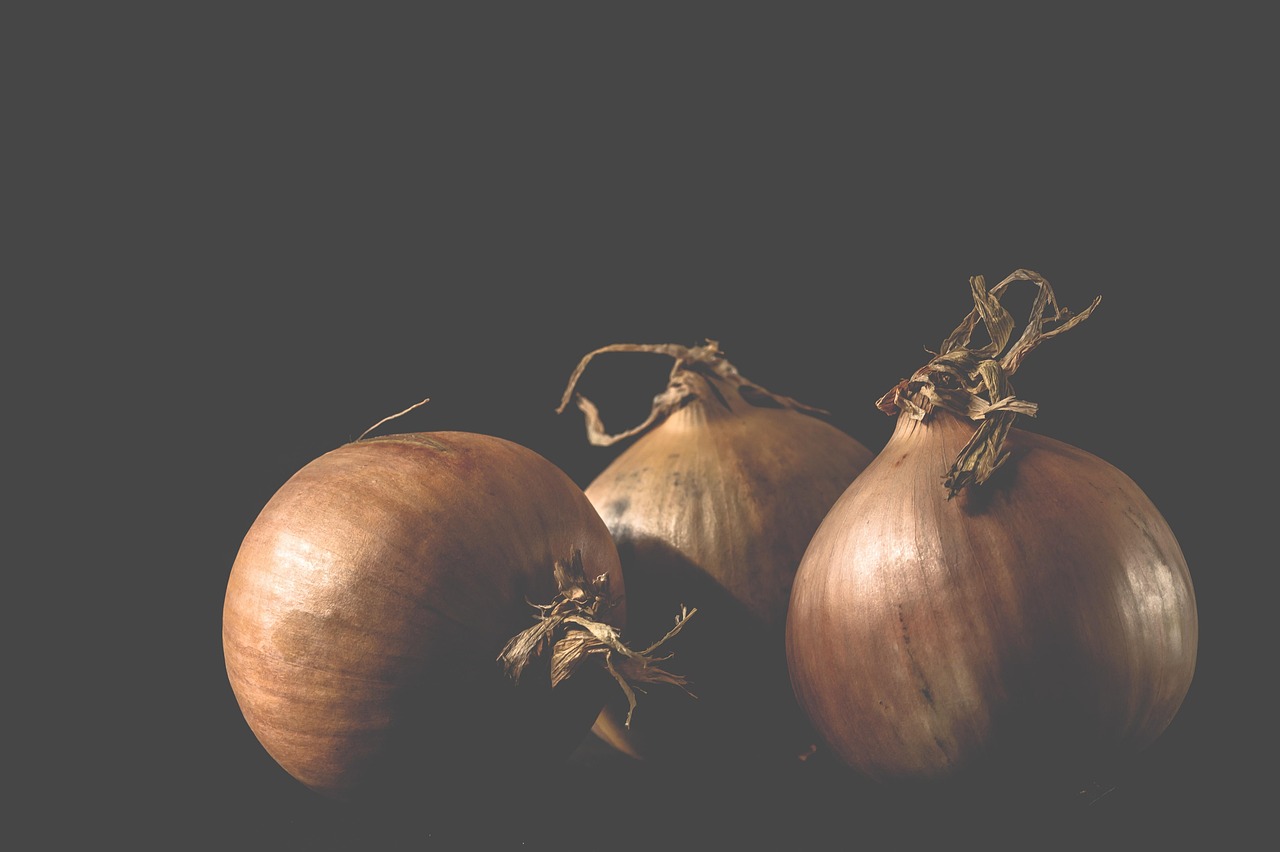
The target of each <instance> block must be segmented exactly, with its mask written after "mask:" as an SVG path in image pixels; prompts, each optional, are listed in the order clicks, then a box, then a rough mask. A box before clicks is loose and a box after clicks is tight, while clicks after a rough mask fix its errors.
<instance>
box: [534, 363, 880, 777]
mask: <svg viewBox="0 0 1280 852" xmlns="http://www.w3.org/2000/svg"><path fill="white" fill-rule="evenodd" d="M606 352H641V353H656V354H661V355H666V356H669V357H671V358H673V359H675V364H674V366H673V367H672V370H671V373H670V376H669V380H668V384H667V387H666V389H665V390H664V391H663V392H662V393H661V394H659V395H658V396H657V397H656V398H655V399H654V403H653V407H652V409H651V411H650V413H649V416H648V418H647V419H646V420H645V421H644V422H643V423H641V424H640V425H639V426H636V427H635V428H633V429H630V430H627V431H625V432H622V433H619V434H616V435H609V434H607V433H606V432H605V430H604V428H603V424H602V423H601V421H600V418H599V414H598V411H597V409H596V407H595V406H594V405H593V404H592V403H591V402H590V400H587V399H586V398H584V397H582V396H581V395H575V394H574V387H575V385H576V384H577V381H578V379H579V377H580V376H581V375H582V372H583V370H584V369H585V368H586V366H587V364H588V362H590V361H591V359H592V358H594V357H595V356H597V355H600V354H601V353H606ZM571 396H576V401H577V404H578V406H579V408H581V409H582V411H583V412H584V414H585V415H586V420H587V433H588V438H589V440H590V442H591V443H592V444H595V445H599V446H608V445H610V444H613V443H615V442H617V441H619V440H622V439H624V438H630V437H633V436H639V437H638V438H637V439H636V440H635V442H634V443H633V444H631V446H629V447H628V448H627V449H625V450H624V451H623V452H622V453H621V454H619V455H618V456H617V457H615V458H614V459H613V461H612V462H611V463H610V464H609V465H608V466H607V467H606V468H605V469H604V470H603V471H602V472H601V473H600V474H599V475H598V476H596V477H595V479H594V480H593V481H592V482H591V483H590V484H589V485H588V486H587V487H586V489H585V490H586V494H587V497H588V498H589V499H590V500H591V502H592V504H593V505H594V506H595V507H596V509H597V510H598V511H599V513H600V515H601V517H602V518H603V519H604V521H605V523H606V524H607V525H608V527H609V530H610V532H611V533H612V534H613V538H614V541H615V542H616V543H617V546H618V550H619V554H620V556H621V559H622V565H623V572H624V574H625V576H626V577H627V595H628V609H627V611H628V625H627V629H626V634H627V636H628V640H629V641H630V642H631V643H632V644H641V645H642V644H646V643H650V642H653V641H655V640H658V639H659V638H660V637H662V636H663V635H664V631H666V630H667V629H668V628H669V627H670V614H671V612H672V611H674V610H676V609H678V608H680V607H683V606H688V607H691V608H693V609H695V610H696V611H697V612H698V617H697V618H696V619H694V620H693V621H691V622H689V626H688V627H686V628H685V630H684V631H683V633H681V635H680V637H679V639H677V640H675V641H673V642H672V644H671V646H670V647H671V648H672V649H673V651H674V652H675V653H676V655H677V656H678V658H679V660H678V662H679V665H678V670H679V672H680V674H681V675H682V676H683V677H685V678H686V679H687V681H688V683H689V689H690V690H691V691H692V693H693V694H694V696H695V697H694V698H693V699H690V698H689V696H688V695H684V694H682V693H681V692H679V691H677V690H665V691H664V692H663V693H662V694H658V693H654V694H652V695H649V696H647V697H646V699H645V701H644V703H643V704H641V705H640V707H639V709H638V710H637V711H636V713H635V717H634V718H630V717H629V716H628V714H629V712H630V708H628V707H627V706H626V705H623V704H622V703H621V701H620V700H617V697H616V696H615V697H614V699H613V700H611V701H610V702H609V703H608V704H607V705H606V707H605V709H604V711H603V712H602V713H601V715H600V718H599V719H598V720H597V721H596V724H595V726H594V731H595V733H596V734H597V735H598V736H599V737H600V738H601V739H603V740H604V741H605V742H607V743H609V744H610V745H612V746H613V747H615V748H616V749H618V750H620V751H622V752H624V753H626V754H628V755H630V756H632V757H634V758H638V759H642V760H660V761H667V760H678V761H686V762H693V761H698V762H707V763H708V764H709V763H710V762H711V761H726V760H734V761H757V760H761V759H766V760H768V759H782V760H786V759H794V758H795V757H796V756H797V755H800V754H804V753H806V752H807V751H809V750H811V749H812V747H813V743H814V737H813V734H812V732H811V731H809V729H808V725H807V723H806V721H805V720H804V717H803V715H802V714H801V713H800V711H799V708H798V707H797V705H796V703H795V698H794V696H793V695H792V693H791V686H790V682H789V679H788V677H787V671H786V660H785V648H784V643H783V624H784V621H785V618H786V610H787V602H788V599H789V596H790V591H791V581H792V577H793V575H794V573H795V570H796V566H797V565H798V563H799V561H800V556H801V554H802V553H803V552H804V548H805V545H806V544H807V543H808V541H809V537H810V536H811V535H812V534H813V531H814V530H815V529H816V528H817V525H818V523H819V521H821V519H822V517H823V515H824V514H825V513H826V511H827V509H828V508H829V507H830V506H831V504H832V503H833V502H834V501H835V499H836V498H837V497H838V496H839V495H840V493H841V492H842V491H843V490H844V489H845V487H846V486H848V484H849V483H850V482H851V481H852V480H853V478H854V477H855V476H856V475H857V474H858V472H859V471H861V470H862V468H863V467H864V466H865V465H866V464H867V463H868V462H869V461H870V460H871V455H872V454H871V451H870V450H869V449H867V448H866V447H865V446H863V445H862V444H861V443H860V442H858V441H857V440H855V439H854V438H852V437H851V436H849V435H848V434H846V433H845V432H843V431H841V430H840V429H838V428H837V427H835V426H834V425H832V424H831V423H829V422H827V421H826V420H824V419H823V415H824V414H825V412H823V411H821V410H819V409H816V408H812V407H810V406H806V405H803V404H801V403H799V402H797V401H796V400H794V399H791V398H788V397H784V396H779V395H777V394H773V393H770V392H769V391H767V390H765V389H763V388H761V387H759V386H758V385H756V384H754V383H752V382H750V381H748V380H747V379H745V378H744V377H743V376H741V375H740V374H739V373H738V371H737V370H736V369H735V368H734V367H733V365H732V364H730V363H729V362H728V361H727V360H726V359H725V357H724V355H723V353H722V352H721V351H720V349H719V346H718V344H717V343H716V342H715V341H707V342H705V343H704V344H703V345H701V346H695V347H693V348H688V347H684V346H679V345H661V344H659V345H640V344H616V345H612V346H606V347H603V348H601V349H597V350H595V351H593V352H591V353H589V354H588V355H586V356H585V357H584V358H583V359H582V360H581V361H580V363H579V364H578V366H577V369H576V370H575V371H574V373H573V376H572V378H571V379H570V381H569V385H568V387H567V388H566V390H565V392H564V398H563V399H562V401H561V404H560V407H559V409H558V411H560V412H562V411H563V410H564V408H565V406H566V405H567V404H568V402H569V400H570V398H571ZM642 433H643V434H642ZM673 667H675V664H673Z"/></svg>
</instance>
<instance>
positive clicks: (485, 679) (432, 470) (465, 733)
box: [222, 432, 626, 807]
mask: <svg viewBox="0 0 1280 852" xmlns="http://www.w3.org/2000/svg"><path fill="white" fill-rule="evenodd" d="M575 553H577V554H579V555H580V557H581V561H582V565H583V566H584V569H585V571H586V573H587V575H588V576H590V577H593V578H594V577H598V576H599V575H607V577H608V583H609V587H610V588H611V589H612V590H613V592H614V593H615V594H616V595H617V596H618V597H619V598H621V597H622V596H623V595H624V594H625V590H624V587H623V579H622V575H621V570H620V564H619V559H618V553H617V549H616V547H615V546H614V543H613V540H612V538H611V537H610V534H609V531H608V529H607V528H606V527H605V524H604V522H603V521H602V520H601V518H600V516H599V515H598V514H597V512H596V510H595V509H594V507H593V506H592V505H591V503H590V501H588V499H587V498H586V496H585V494H584V493H583V492H582V490H581V489H580V488H579V487H578V486H577V485H576V484H575V483H574V482H573V481H572V480H571V479H570V478H569V477H568V476H567V475H566V474H565V473H563V472H562V471H561V470H560V469H559V468H558V467H556V466H555V465H553V464H552V463H551V462H549V461H548V460H546V459H545V458H543V457H542V456H540V455H538V454H537V453H535V452H533V451H532V450H529V449H527V448H525V447H523V446H520V445H518V444H515V443H512V442H509V441H506V440H504V439H500V438H496V437H491V436H486V435H479V434H472V433H465V432H431V433H413V434H401V435H391V436H386V437H379V438H371V439H368V440H360V441H357V442H355V443H350V444H346V445H344V446H341V447H339V448H337V449H335V450H332V451H331V452H329V453H326V454H325V455H323V456H321V457H319V458H317V459H315V460H314V461H312V462H311V463H309V464H307V465H306V466H305V467H303V468H302V469H301V470H299V471H298V472H297V473H296V474H295V475H294V476H293V477H291V478H290V479H289V480H288V481H287V482H286V483H285V484H284V485H283V486H282V487H281V488H280V489H279V491H278V492H276V494H275V495H274V496H273V497H272V498H271V499H270V501H269V502H268V503H267V504H266V506H265V507H264V508H263V510H262V512H261V513H260V514H259V516H258V517H257V519H256V520H255V521H254V523H253V524H252V526H251V528H250V529H249V531H248V533H247V535H246V536H245V538H244V541H243V543H242V545H241V547H240V550H239V552H238V554H237V556H236V559H235V562H234V565H233V567H232V569H231V574H230V578H229V580H228V584H227V591H226V598H225V604H224V614H223V632H222V638H223V648H224V653H225V658H226V670H227V675H228V677H229V679H230V683H231V687H232V689H233V691H234V693H235V697H236V699H237V701H238V702H239V705H240V708H241V709H242V711H243V713H244V717H245V719H246V720H247V722H248V724H249V727H250V728H251V729H252V731H253V733H254V734H255V735H256V736H257V738H258V740H259V741H260V742H261V743H262V745H263V746H264V747H265V748H266V750H267V751H268V752H269V753H270V755H271V756H272V757H273V758H274V759H275V760H276V761H277V762H278V763H279V764H280V765H281V766H282V767H283V768H284V769H285V770H287V771H288V773H289V774H290V775H292V776H293V777H294V778H296V779H298V780H299V781H301V782H302V783H303V784H305V785H306V786H307V787H309V788H311V789H313V790H315V791H317V792H319V793H321V794H323V795H325V796H329V797H333V798H335V799H339V800H346V801H373V800H396V799H408V800H410V801H417V802H419V803H420V804H421V805H422V806H424V807H425V806H426V803H427V801H428V798H427V797H424V791H426V790H435V791H438V792H439V791H443V790H445V789H448V788H450V787H452V786H454V785H457V784H459V783H461V782H463V781H464V780H466V779H473V780H477V781H483V780H484V779H485V778H486V777H487V778H493V779H496V778H497V777H499V773H502V772H506V771H509V770H511V769H512V768H516V769H520V770H522V771H524V772H530V771H534V769H535V767H536V766H537V765H538V764H539V762H541V761H546V760H555V759H563V758H565V757H567V755H568V754H569V753H570V752H571V750H572V749H573V748H574V747H575V746H576V745H577V744H578V743H579V742H580V741H581V740H582V738H583V737H584V736H585V735H586V734H587V733H588V731H589V730H590V728H591V725H592V722H593V720H594V719H595V718H596V715H597V714H598V713H599V711H600V709H601V707H602V705H603V703H604V697H605V695H606V694H607V693H608V691H609V690H611V689H616V686H615V685H613V681H612V680H611V679H610V678H609V677H608V676H607V675H605V674H604V673H603V672H602V671H599V670H591V669H590V667H586V666H584V667H582V670H581V671H580V672H579V673H578V674H577V675H575V676H574V677H572V678H570V679H569V680H566V681H564V682H562V683H560V684H559V685H557V686H556V687H555V689H554V690H552V688H551V687H550V685H549V678H547V677H546V676H545V675H544V676H543V677H534V676H526V677H525V678H522V679H521V680H520V681H519V682H518V683H516V682H513V680H512V679H511V678H509V677H507V676H506V675H505V674H504V672H503V670H502V667H501V666H500V665H499V663H498V662H497V658H498V656H499V653H500V652H501V651H502V649H503V646H504V644H505V643H506V642H507V641H508V640H509V639H510V638H511V637H512V636H513V635H514V634H516V633H518V632H519V631H522V630H525V629H526V628H528V627H529V626H530V625H531V624H533V623H534V614H535V613H534V610H533V608H532V607H531V603H547V602H550V601H551V600H552V599H553V598H554V597H555V595H556V593H557V583H556V580H555V578H554V576H553V575H554V569H553V566H554V564H555V563H556V562H557V561H568V560H570V559H572V558H573V557H574V554H575ZM625 618H626V610H625V605H624V604H621V603H619V605H618V606H616V607H615V608H613V609H612V610H610V611H609V612H608V613H606V615H605V617H604V618H603V619H602V620H603V621H605V622H606V623H608V624H611V625H613V626H615V627H617V628H619V629H620V628H622V627H623V626H624V625H625ZM433 795H434V794H433Z"/></svg>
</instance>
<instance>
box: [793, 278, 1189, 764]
mask: <svg viewBox="0 0 1280 852" xmlns="http://www.w3.org/2000/svg"><path fill="white" fill-rule="evenodd" d="M1012 281H1031V282H1033V283H1034V284H1035V285H1036V286H1037V287H1038V291H1037V294H1036V299H1035V303H1034V307H1033V309H1032V312H1031V317H1030V320H1029V321H1028V324H1027V326H1026V328H1025V329H1024V332H1023V334H1022V335H1021V337H1020V338H1019V339H1018V340H1017V341H1015V342H1014V344H1013V345H1012V346H1011V347H1009V348H1008V350H1007V351H1005V352H1004V354H1003V355H1002V354H1001V352H1002V351H1003V350H1005V347H1006V346H1007V345H1008V342H1009V340H1010V337H1011V332H1012V328H1013V322H1012V320H1011V318H1010V316H1009V314H1008V312H1007V311H1006V310H1005V309H1004V308H1003V307H1002V306H1001V304H1000V297H1001V296H1002V294H1003V292H1004V291H1005V289H1006V288H1007V286H1008V285H1009V283H1010V282H1012ZM970 285H971V291H972V294H973V299H974V303H975V307H974V309H973V311H972V312H971V313H970V314H969V315H968V316H967V317H966V318H965V320H964V321H963V322H962V323H961V324H960V326H959V327H958V328H957V329H956V330H955V331H954V332H953V333H952V334H951V336H950V337H948V338H947V340H946V341H945V342H944V343H943V345H942V347H941V349H940V350H939V353H938V354H937V356H936V357H934V358H933V359H932V360H930V361H929V362H928V363H927V364H925V365H924V366H923V367H921V368H920V369H919V370H918V371H916V373H915V374H914V375H913V376H912V377H911V378H910V379H909V380H907V381H904V382H902V383H900V384H899V385H898V386H897V387H895V388H893V389H892V390H891V391H890V392H889V393H887V394H885V396H884V397H882V398H881V400H880V401H879V402H878V405H879V406H880V407H881V408H882V409H883V410H884V411H886V412H887V413H890V414H896V415H897V422H896V425H895V429H894V431H893V434H892V436H891V437H890V439H889V440H888V441H887V443H886V445H885V446H884V448H883V449H882V450H881V451H880V452H879V453H878V454H877V456H876V458H875V460H874V461H873V462H872V463H871V464H870V465H869V466H868V467H867V468H866V470H865V471H864V472H863V473H862V474H861V475H860V476H859V477H858V478H857V479H856V480H854V482H853V483H852V484H851V485H850V486H849V488H848V489H847V490H846V491H845V492H844V494H843V495H841V497H840V498H839V500H838V501H836V502H835V504H834V506H832V507H831V510H830V512H829V513H828V514H827V516H826V517H825V518H824V519H823V521H822V523H821V525H820V526H819V528H818V530H817V532H816V533H815V534H814V536H813V540H812V541H811V542H810V544H809V546H808V548H807V550H806V552H805V554H804V558H803V559H802V561H801V563H800V567H799V570H798V572H797V575H796V579H795V584H794V587H793V589H792V595H791V603H790V608H789V612H788V618H787V627H786V647H787V660H788V665H789V667H790V672H791V678H792V682H793V685H794V688H795V692H796V696H797V698H798V700H799V702H800V704H801V705H802V707H803V708H804V710H805V712H806V714H807V716H808V718H809V719H810V721H811V722H812V723H813V725H814V727H815V728H816V729H817V731H818V732H819V733H820V734H821V736H822V738H823V741H824V742H825V743H827V744H828V745H829V746H830V748H831V750H832V751H833V752H834V753H835V754H836V755H838V757H839V758H840V760H841V761H842V762H843V763H844V764H847V766H849V767H852V768H853V769H855V770H857V771H858V772H859V773H861V774H862V775H865V776H867V777H869V778H871V779H876V780H879V781H884V782H891V781H904V782H926V783H928V784H929V785H930V786H932V782H946V781H954V780H956V779H961V778H963V779H966V780H979V779H982V780H989V781H994V782H997V783H1004V782H1005V781H1015V782H1017V781H1020V780H1022V779H1028V780H1037V779H1038V780H1045V781H1053V780H1055V779H1064V780H1063V783H1077V782H1078V781H1079V780H1080V773H1095V772H1101V773H1106V772H1114V771H1118V767H1120V766H1121V765H1123V763H1124V762H1125V761H1127V760H1129V759H1130V758H1132V757H1134V756H1135V755H1136V754H1138V753H1139V752H1140V751H1142V750H1143V749H1144V748H1145V747H1147V746H1148V745H1150V744H1151V743H1152V742H1154V741H1155V740H1156V739H1157V738H1158V737H1159V736H1160V735H1161V734H1162V732H1164V731H1165V730H1166V728H1167V727H1168V726H1169V725H1170V723H1171V721H1172V720H1173V718H1174V716H1175V714H1176V713H1177V711H1178V710H1179V708H1180V706H1181V704H1182V702H1183V699H1184V697H1185V695H1186V694H1187V692H1188V690H1189V688H1190V685H1191V680H1192V676H1193V672H1194V669H1195V662H1196V650H1197V639H1198V626H1197V613H1196V601H1195V596H1194V592H1193V589H1192V583H1191V578H1190V574H1189V572H1188V568H1187V564H1186V561H1185V559H1184V556H1183V553H1182V551H1181V549H1180V548H1179V545H1178V542H1177V540H1176V539H1175V537H1174V534H1173V532H1172V531H1171V530H1170V528H1169V526H1168V524H1167V523H1166V521H1165V520H1164V518H1163V517H1162V516H1161V514H1160V513H1159V511H1158V510H1157V509H1156V507H1155V506H1154V505H1153V504H1152V502H1151V500H1150V499H1149V498H1148V497H1147V496H1146V494H1145V493H1144V492H1143V491H1142V490H1141V489H1140V488H1139V486H1138V485H1137V484H1136V483H1134V482H1133V481H1132V480H1131V479H1130V478H1129V477H1128V476H1126V475H1125V474H1124V473H1123V472H1121V471H1120V470H1118V469H1117V468H1116V467H1114V466H1112V465H1111V464H1109V463H1107V462H1105V461H1103V460H1101V459H1100V458H1098V457H1096V456H1094V455H1092V454H1090V453H1088V452H1086V451H1084V450H1082V449H1079V448H1077V447H1074V446H1071V445H1069V444H1066V443H1063V442H1061V441H1059V440H1055V439H1053V438H1050V437H1047V436H1044V435H1040V434H1035V433H1032V432H1028V431H1024V430H1021V429H1018V428H1012V426H1011V424H1012V422H1013V420H1014V418H1015V417H1016V416H1017V415H1018V414H1026V415H1033V414H1034V413H1035V411H1036V407H1035V406H1034V405H1033V404H1031V403H1028V402H1025V401H1023V400H1019V399H1017V398H1016V397H1015V396H1014V394H1013V389H1012V386H1011V385H1010V383H1009V381H1008V379H1009V376H1011V375H1012V374H1013V373H1014V372H1015V371H1016V370H1017V369H1018V367H1019V365H1020V364H1021V362H1022V360H1023V359H1024V358H1025V357H1026V355H1027V354H1028V353H1029V352H1030V351H1032V350H1033V349H1034V348H1035V347H1036V346H1037V345H1038V344H1039V343H1040V342H1042V341H1043V340H1046V339H1048V338H1050V337H1052V336H1054V335H1057V334H1059V333H1061V332H1063V331H1066V330H1067V329H1069V328H1071V327H1072V326H1074V325H1075V324H1076V323H1078V322H1080V321H1082V320H1084V319H1085V318H1086V317H1088V316H1089V314H1090V313H1091V312H1092V311H1093V309H1094V308H1095V307H1096V306H1097V304H1098V303H1099V301H1100V300H1095V301H1094V302H1093V304H1091V305H1090V306H1089V308H1088V310H1086V311H1084V312H1082V313H1079V314H1077V315H1072V314H1071V313H1070V312H1069V311H1067V310H1065V309H1061V308H1059V307H1058V305H1057V302H1056V299H1055V297H1054V295H1053V291H1052V289H1051V288H1050V286H1049V284H1048V282H1047V281H1045V280H1044V278H1043V277H1042V276H1040V275H1038V274H1036V273H1034V272H1030V271H1028V270H1017V271H1016V272H1015V273H1013V274H1012V275H1010V276H1009V277H1008V278H1006V279H1005V280H1004V281H1001V282H1000V283H999V284H997V285H996V286H995V287H992V288H991V289H990V291H988V290H986V289H985V284H984V281H983V279H982V278H981V277H980V276H978V277H975V278H973V279H971V282H970ZM979 321H981V322H982V323H983V324H984V325H985V327H986V330H987V332H988V337H989V340H988V342H987V343H986V344H985V345H982V346H978V345H971V342H970V341H971V336H972V333H973V331H974V329H975V326H976V324H977V323H978V322H979ZM975 423H976V424H978V425H976V426H975ZM1068 778H1070V780H1069V781H1067V780H1065V779H1068Z"/></svg>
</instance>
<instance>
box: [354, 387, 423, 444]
mask: <svg viewBox="0 0 1280 852" xmlns="http://www.w3.org/2000/svg"><path fill="white" fill-rule="evenodd" d="M430 401H431V397H427V398H426V399H424V400H422V402H415V403H414V404H413V405H411V406H409V407H408V408H406V409H405V410H404V411H400V412H397V413H395V414H392V415H389V416H387V417H384V418H382V419H381V420H379V421H378V422H377V423H375V424H373V425H372V426H370V427H369V428H368V429H365V430H364V431H363V432H361V433H360V437H359V438H356V442H360V441H363V440H364V437H365V435H368V434H369V433H370V432H372V431H373V430H374V429H377V428H378V427H379V426H381V425H382V424H383V423H386V422H388V421H390V420H395V419H396V418H397V417H403V416H404V415H406V414H408V413H409V412H410V411H413V410H414V409H415V408H420V407H422V406H424V405H426V404H427V403H428V402H430Z"/></svg>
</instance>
